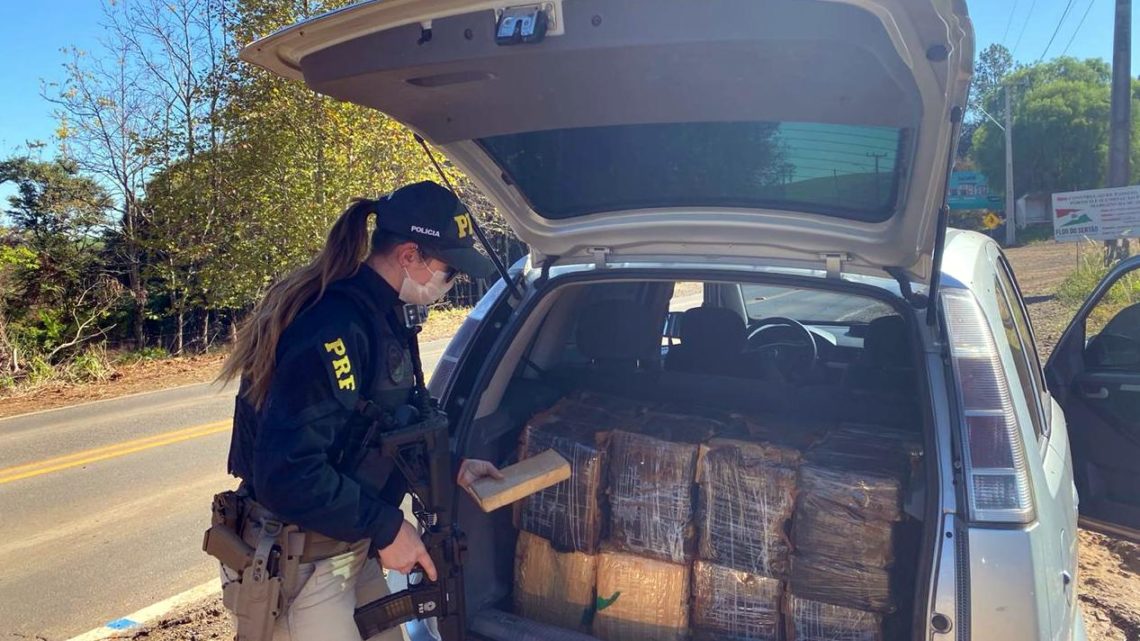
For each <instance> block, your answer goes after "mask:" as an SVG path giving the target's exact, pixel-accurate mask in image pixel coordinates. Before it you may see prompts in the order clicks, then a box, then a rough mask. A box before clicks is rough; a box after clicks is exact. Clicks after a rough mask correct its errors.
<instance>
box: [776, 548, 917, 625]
mask: <svg viewBox="0 0 1140 641" xmlns="http://www.w3.org/2000/svg"><path fill="white" fill-rule="evenodd" d="M789 587H790V588H791V590H792V591H793V592H795V593H796V594H797V595H799V596H802V597H804V598H806V599H812V600H815V601H823V602H824V603H832V604H835V605H841V606H844V607H849V608H854V609H857V610H864V611H867V612H880V613H883V614H890V613H891V612H894V611H895V602H894V596H893V594H892V591H891V575H890V572H889V570H887V569H886V568H883V567H874V566H867V565H857V564H854V563H850V562H848V561H846V560H844V559H843V557H830V556H810V555H806V554H802V553H797V554H796V555H795V556H793V557H792V574H791V580H790V581H789Z"/></svg>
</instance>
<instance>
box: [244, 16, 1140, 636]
mask: <svg viewBox="0 0 1140 641" xmlns="http://www.w3.org/2000/svg"><path fill="white" fill-rule="evenodd" d="M973 47H974V39H973V30H972V27H971V24H970V21H969V18H968V16H967V13H966V7H965V4H964V3H963V2H961V0H955V1H942V0H771V1H764V2H760V1H757V0H712V1H701V2H697V1H695V0H623V1H620V2H619V1H615V0H606V1H603V0H544V1H543V2H541V3H539V4H532V5H518V6H516V5H511V4H510V3H506V2H496V1H474V0H431V1H418V2H412V1H410V0H387V1H383V2H366V3H362V4H359V5H355V6H353V7H350V8H348V9H345V10H342V11H338V12H335V13H332V14H329V15H327V16H324V17H321V18H317V19H315V20H311V21H308V22H305V23H303V24H300V25H296V26H293V27H290V28H288V29H285V30H283V31H281V32H278V33H276V34H273V35H272V36H269V37H267V38H265V39H263V40H260V41H258V42H256V43H254V44H252V45H250V46H249V47H248V48H247V49H246V50H245V51H244V52H243V54H242V57H243V58H244V59H245V60H247V61H249V62H252V63H254V64H257V65H261V66H263V67H265V68H266V69H268V70H270V71H272V72H274V73H276V74H279V75H281V76H284V77H287V78H292V79H297V80H303V81H304V82H305V83H307V84H308V85H309V86H310V87H312V88H313V89H314V90H316V91H318V92H321V93H323V94H327V95H329V96H332V97H334V98H337V99H340V100H345V101H350V102H353V103H357V104H360V105H365V106H367V107H371V108H375V109H378V110H380V111H382V112H384V113H386V114H389V115H390V116H391V117H393V118H394V119H396V120H398V121H400V122H402V123H404V124H406V125H408V126H409V127H410V128H411V129H412V130H414V131H415V132H417V133H418V134H420V135H422V136H423V137H424V138H425V139H427V140H428V141H429V142H431V143H432V144H433V145H435V146H436V147H437V148H439V149H440V150H441V151H442V152H443V153H444V154H446V156H447V157H448V158H449V159H450V160H451V161H452V162H454V163H455V165H457V166H458V167H459V168H461V169H462V170H463V171H464V172H465V173H466V175H467V176H469V177H470V178H471V179H472V180H474V181H475V182H476V183H477V184H478V186H479V187H480V188H481V189H482V190H483V192H484V193H485V194H486V195H487V196H488V197H489V198H490V199H491V200H492V201H493V203H494V204H495V206H496V207H497V208H498V210H499V211H500V212H501V213H502V215H503V216H505V217H506V219H507V221H508V222H509V223H510V225H511V227H512V229H513V230H514V232H515V233H516V234H517V235H518V237H519V238H520V239H522V240H523V241H524V242H526V243H527V244H528V245H529V247H530V253H529V255H528V256H527V257H525V258H524V259H523V260H520V261H519V262H518V263H516V264H515V265H514V266H513V267H512V268H511V270H510V274H509V276H510V282H509V284H508V283H507V282H505V281H503V280H500V281H499V282H498V283H497V284H496V285H495V286H493V287H492V288H491V289H490V291H489V292H488V293H487V295H486V296H485V297H484V298H483V300H482V302H480V303H479V305H478V306H477V307H476V309H475V310H474V312H473V313H472V314H471V315H470V317H469V318H468V319H467V320H466V322H465V323H464V324H463V326H462V328H461V329H460V331H459V333H458V335H457V336H456V337H455V338H454V340H453V341H452V342H451V345H450V347H449V348H448V350H447V352H446V353H445V355H444V356H443V359H442V361H441V362H440V364H439V366H438V368H437V369H436V371H435V374H434V377H433V379H432V391H433V393H434V395H435V396H437V397H438V398H440V399H441V401H442V404H443V406H444V407H445V408H446V409H447V411H448V413H449V415H450V416H451V418H452V421H453V429H454V445H455V449H456V450H457V453H459V454H462V455H467V456H477V457H480V458H488V459H492V460H499V461H509V460H510V459H511V457H512V456H513V455H514V452H515V450H516V448H517V442H518V436H519V430H520V428H521V426H522V424H523V423H525V422H526V420H527V418H528V417H529V416H531V415H533V414H534V413H535V412H538V411H541V410H542V409H543V408H544V407H547V406H549V405H550V403H552V402H553V401H554V400H555V399H557V398H558V397H559V396H560V395H564V394H566V393H568V392H569V391H571V390H575V389H582V388H585V389H593V390H598V391H604V392H608V393H614V394H624V395H629V396H633V397H638V398H642V399H653V400H656V401H658V402H661V403H672V404H674V405H675V404H677V403H690V404H692V405H693V406H700V407H704V408H711V409H712V410H713V411H720V412H725V413H747V414H749V415H756V416H769V417H772V420H773V424H779V425H787V426H789V427H787V429H788V430H791V431H795V430H796V429H799V427H797V426H800V425H808V424H819V423H845V422H846V423H861V424H872V425H889V426H891V427H893V428H902V429H909V430H911V431H912V432H913V434H914V435H915V438H916V439H917V440H919V441H920V442H921V444H922V453H923V456H922V463H921V466H920V468H919V469H918V470H917V471H916V472H914V474H913V477H912V481H911V488H910V494H909V497H908V499H907V501H906V506H905V510H906V513H907V518H908V519H909V521H908V522H910V523H912V524H913V526H914V528H913V535H912V544H913V549H912V550H911V551H910V552H908V553H905V554H904V553H901V552H900V553H899V557H898V560H897V561H896V564H898V565H900V566H906V568H907V572H905V573H904V574H905V576H906V577H907V578H906V580H905V581H904V582H903V585H902V586H901V587H899V589H898V594H899V595H900V598H899V603H898V607H897V609H896V610H895V611H894V613H893V614H892V615H891V620H890V622H889V623H890V625H889V626H888V628H887V631H888V635H889V636H891V637H893V638H913V639H952V638H957V639H969V638H973V639H1001V640H1003V641H1013V640H1017V639H1051V640H1061V639H1076V640H1081V639H1084V638H1085V633H1084V625H1083V622H1082V619H1081V615H1080V611H1079V608H1078V606H1077V600H1076V595H1075V590H1076V584H1075V582H1076V571H1077V547H1076V546H1077V536H1076V535H1077V527H1078V496H1079V497H1080V501H1079V505H1080V519H1081V522H1082V523H1083V524H1087V526H1088V527H1093V528H1097V529H1101V530H1105V531H1109V532H1113V533H1116V534H1118V535H1125V536H1134V535H1135V534H1136V533H1137V532H1138V531H1140V473H1138V472H1140V306H1137V305H1132V306H1127V307H1124V308H1123V311H1119V309H1118V308H1107V307H1105V304H1106V301H1108V299H1109V297H1108V296H1107V292H1108V291H1109V289H1110V287H1111V286H1112V285H1113V284H1114V283H1117V282H1119V281H1121V279H1126V278H1134V277H1135V275H1134V274H1132V272H1134V271H1135V270H1136V269H1137V268H1140V261H1137V260H1132V261H1128V262H1125V263H1123V264H1121V265H1119V266H1118V267H1117V268H1116V269H1114V270H1113V271H1112V273H1111V274H1110V275H1109V276H1108V278H1107V279H1106V281H1105V282H1104V283H1103V284H1102V285H1101V286H1100V288H1099V289H1097V291H1096V292H1095V293H1094V294H1093V296H1092V298H1090V300H1089V302H1088V303H1087V304H1086V306H1085V307H1084V308H1083V309H1082V310H1081V311H1080V313H1079V314H1078V315H1077V317H1076V319H1075V320H1074V322H1073V324H1072V325H1071V326H1070V328H1069V329H1068V331H1067V332H1066V333H1065V334H1064V336H1063V337H1062V338H1061V340H1060V342H1059V343H1058V345H1057V347H1056V349H1055V351H1054V352H1053V355H1052V357H1051V359H1050V361H1049V363H1048V364H1047V365H1046V366H1045V367H1044V368H1043V367H1042V366H1041V364H1040V362H1039V358H1038V355H1037V349H1036V346H1035V340H1034V335H1033V330H1032V327H1031V323H1030V321H1029V318H1028V315H1027V313H1026V308H1025V304H1024V301H1023V299H1022V296H1021V293H1020V292H1019V290H1018V287H1017V283H1016V279H1015V278H1014V275H1013V272H1012V270H1011V269H1010V266H1009V264H1008V262H1007V261H1006V259H1005V257H1004V256H1003V255H1002V252H1001V250H1000V249H999V247H998V246H997V245H996V244H995V243H994V242H992V241H991V240H990V239H988V238H987V237H985V236H982V235H980V234H976V233H971V232H963V231H955V230H948V229H947V216H948V210H947V208H946V207H945V202H946V184H947V176H948V173H949V171H950V169H951V165H952V159H953V157H954V150H955V143H956V140H957V136H958V127H959V124H960V122H961V119H962V115H963V109H964V108H965V105H966V94H967V88H968V85H969V80H970V76H971V73H972V60H973ZM694 283H695V284H694ZM1095 309H1100V310H1104V309H1111V310H1112V313H1110V314H1109V315H1108V317H1104V315H1103V314H1101V315H1099V316H1098V315H1097V313H1096V312H1094V310H1095ZM1090 319H1091V320H1090ZM504 512H506V511H500V512H494V513H491V514H483V513H481V512H479V511H478V510H477V509H475V508H474V507H473V505H472V504H470V503H469V502H467V501H461V502H460V507H459V520H460V523H461V524H462V526H463V527H464V529H465V530H466V531H467V533H468V538H469V552H468V556H467V562H466V564H465V573H466V585H467V590H466V605H465V608H466V612H465V615H466V619H467V621H468V623H469V630H471V632H470V636H471V638H496V639H504V640H506V639H517V638H535V639H543V638H563V637H560V636H558V635H557V634H555V633H554V632H551V631H549V630H547V631H543V630H544V628H542V627H541V626H537V625H536V626H530V627H528V624H527V623H526V622H525V621H520V620H517V619H511V618H510V617H509V616H507V615H504V614H502V612H503V611H504V610H509V609H510V604H511V602H512V599H511V595H512V590H513V587H514V584H513V581H514V575H513V570H512V568H513V562H514V540H515V532H516V530H515V524H514V521H513V520H512V519H511V517H510V515H509V514H506V513H504ZM791 589H792V590H795V589H796V587H795V582H794V580H793V583H792V586H791ZM511 626H514V627H511ZM527 635H529V637H528V636H527ZM791 635H792V636H797V632H796V631H795V630H794V628H793V629H792V631H791ZM566 638H569V637H566ZM805 638H810V635H805Z"/></svg>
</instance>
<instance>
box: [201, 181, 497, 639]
mask: <svg viewBox="0 0 1140 641" xmlns="http://www.w3.org/2000/svg"><path fill="white" fill-rule="evenodd" d="M373 215H375V229H374V231H373V233H372V235H371V242H369V238H368V231H367V228H368V221H369V218H370V217H372V216H373ZM471 232H472V225H471V219H470V218H469V217H468V214H467V213H466V211H465V210H464V208H463V206H462V204H461V203H460V202H459V200H458V199H457V198H456V197H455V195H454V194H453V193H452V192H451V191H449V190H448V189H445V188H443V187H441V186H439V185H437V184H435V183H432V182H421V183H416V184H412V185H407V186H405V187H402V188H400V189H398V190H397V191H395V192H393V193H392V194H390V195H389V196H387V197H386V198H382V199H380V200H376V201H371V200H358V201H356V202H354V203H353V204H352V205H351V206H349V207H348V209H347V210H345V211H344V213H342V214H341V216H340V218H339V219H338V220H337V221H336V223H335V224H334V225H333V228H332V230H331V231H330V232H329V236H328V240H327V242H326V244H325V246H324V248H323V249H322V250H321V252H320V254H318V255H317V257H316V258H315V259H314V260H313V261H312V262H311V263H310V264H309V265H307V266H305V267H302V268H301V269H299V270H297V271H295V272H293V273H291V274H289V275H288V276H286V277H285V278H283V279H282V280H281V281H279V282H278V283H276V284H275V285H273V286H272V287H271V288H270V289H269V291H268V292H267V294H266V295H265V298H264V299H262V301H261V302H260V304H259V305H258V306H257V308H256V309H255V310H254V312H253V315H252V317H251V319H250V320H249V322H248V323H247V324H246V325H245V326H244V327H243V328H242V331H241V332H240V333H239V335H238V339H237V343H236V345H235V347H234V351H233V354H232V355H231V356H230V358H229V360H228V361H227V362H226V364H225V366H224V368H223V371H222V375H221V378H222V379H223V380H227V381H229V380H233V379H234V378H240V379H241V385H240V388H239V390H238V398H237V407H236V410H235V416H234V433H233V438H232V441H231V445H230V456H229V470H230V473H232V474H234V475H235V476H237V477H239V478H241V479H242V481H243V482H242V491H243V492H244V493H246V494H247V495H248V496H249V497H250V498H251V499H252V505H254V506H255V510H254V513H253V514H252V516H251V517H250V518H251V519H254V520H257V519H259V518H261V519H264V518H269V517H267V516H266V515H271V518H273V519H274V520H279V521H280V522H282V523H285V524H294V525H296V526H298V527H299V528H300V529H301V530H302V531H303V532H305V544H304V545H305V553H304V555H303V557H302V560H303V561H304V562H302V563H301V564H300V566H299V567H298V570H297V573H296V574H297V577H296V580H294V581H292V582H291V583H287V584H286V586H285V588H284V590H285V592H286V593H285V594H284V600H285V604H286V609H285V612H284V613H282V614H281V615H280V616H279V617H278V618H277V620H276V624H275V627H274V628H273V630H272V638H273V639H291V640H293V641H318V640H319V641H342V640H346V641H358V640H359V638H360V637H359V633H358V632H357V630H356V627H355V624H354V623H353V619H352V613H353V609H354V608H355V607H357V606H358V605H363V604H364V603H367V602H370V601H373V600H375V599H376V598H379V597H380V596H383V595H384V594H386V593H387V586H386V584H385V582H384V578H383V575H382V573H381V571H380V566H383V567H384V568H387V569H390V570H396V571H398V572H402V573H405V574H406V573H408V572H409V571H411V570H412V569H413V567H414V566H416V565H417V564H418V565H420V566H421V567H422V568H423V569H424V571H425V573H426V574H427V576H428V578H429V579H432V580H435V578H436V570H435V567H434V565H433V564H432V561H431V557H430V556H429V555H428V553H427V550H426V549H425V548H424V545H423V543H422V541H421V540H420V536H419V535H418V533H417V531H416V528H415V527H414V526H412V525H411V524H410V523H408V522H407V521H405V520H404V516H403V513H402V512H401V510H400V507H399V505H400V503H401V501H402V499H403V497H404V494H405V487H404V480H403V477H402V476H401V475H400V474H399V473H393V463H392V461H390V460H385V459H383V458H382V457H379V456H378V455H377V456H373V457H371V458H367V457H366V458H365V459H364V460H363V463H362V464H353V465H346V464H345V463H344V458H346V457H345V452H346V451H350V450H351V449H352V448H353V446H355V445H357V443H353V442H352V441H353V435H359V434H360V433H361V432H362V431H361V430H359V429H358V428H359V421H361V420H367V419H364V417H362V416H361V414H360V412H359V411H357V408H358V407H359V405H358V403H359V402H360V401H362V400H364V401H371V402H372V403H374V404H375V406H379V407H380V408H381V409H382V410H383V411H387V412H393V411H395V410H397V409H398V408H400V406H403V405H408V404H409V402H410V401H409V394H410V393H411V391H412V388H413V386H414V381H413V374H412V370H413V368H412V366H411V362H410V353H409V349H408V348H409V346H410V344H411V341H414V340H415V338H414V334H413V333H412V332H411V331H410V330H409V329H408V328H407V327H406V326H405V325H404V322H403V316H402V314H401V312H402V309H403V305H404V304H415V305H428V304H431V303H434V302H436V301H438V300H439V299H441V298H442V297H443V295H444V294H445V293H446V292H447V291H448V290H449V289H450V288H451V286H452V284H453V279H454V277H455V275H456V273H457V272H459V271H463V272H466V273H467V274H469V275H471V276H473V277H476V278H479V277H485V276H487V275H489V274H490V272H491V263H490V261H488V260H487V259H486V258H484V257H483V256H481V255H480V254H479V253H478V252H477V251H476V250H475V248H474V238H473V236H472V233H471ZM366 249H367V251H366ZM362 261H363V262H362ZM357 438H358V439H359V437H357ZM350 458H353V459H354V460H357V461H359V460H360V459H358V458H357V457H356V456H352V457H350ZM483 476H494V477H501V475H500V474H499V471H498V470H497V469H495V467H494V466H493V465H491V464H490V463H488V462H486V461H478V460H466V461H464V462H463V463H462V464H461V465H460V467H459V470H458V478H457V482H458V484H459V485H460V486H467V485H470V484H471V483H472V482H473V481H474V480H476V479H478V478H481V477H483ZM251 527H260V523H252V524H251V523H249V520H248V519H247V522H246V524H245V527H243V530H244V531H247V532H248V531H251V529H250V528H251ZM263 531H264V530H263ZM246 536H247V542H249V543H250V544H251V545H252V544H255V542H254V541H250V540H249V539H248V535H246ZM369 550H373V551H375V554H376V557H375V558H373V557H372V555H370V554H369ZM377 560H378V561H379V564H377V562H376V561H377ZM222 570H223V585H226V584H227V583H229V582H234V581H236V580H237V579H238V577H239V574H238V573H237V572H235V571H233V570H232V569H230V568H227V567H225V566H223V568H222ZM236 587H237V586H235V588H236ZM235 593H236V594H237V595H238V596H235V599H237V600H240V590H237V589H235ZM227 605H230V606H231V607H234V608H236V609H237V610H241V609H242V605H241V604H235V603H232V602H231V603H227ZM243 621H244V619H243V618H242V617H240V616H239V617H238V626H239V630H238V633H239V636H241V637H245V638H256V637H260V636H263V635H262V634H261V633H258V632H254V631H252V630H250V632H251V633H252V634H250V635H244V634H242V632H243V631H242V630H241V629H240V628H241V626H242V625H243V624H244V623H243ZM374 638H376V639H384V640H385V641H387V640H388V639H393V640H395V639H400V638H401V636H400V630H399V628H398V627H397V628H395V629H393V630H390V631H388V632H385V633H383V634H381V635H378V636H377V637H374Z"/></svg>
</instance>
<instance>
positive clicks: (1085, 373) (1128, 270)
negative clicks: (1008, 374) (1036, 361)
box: [1045, 256, 1140, 541]
mask: <svg viewBox="0 0 1140 641" xmlns="http://www.w3.org/2000/svg"><path fill="white" fill-rule="evenodd" d="M1045 370H1046V377H1047V379H1048V384H1049V390H1050V391H1051V392H1052V394H1053V397H1054V398H1056V399H1057V402H1058V403H1060V404H1061V407H1062V408H1064V410H1065V417H1066V420H1067V423H1068V426H1069V440H1070V442H1071V443H1072V451H1073V467H1074V477H1075V481H1076V484H1077V492H1078V493H1079V495H1080V513H1081V524H1082V525H1084V526H1085V527H1088V528H1090V529H1095V530H1100V531H1103V532H1107V533H1110V534H1115V535H1118V536H1124V537H1127V538H1130V539H1133V540H1135V541H1140V256H1138V257H1133V258H1131V259H1129V260H1126V261H1123V262H1122V263H1120V264H1119V265H1117V266H1116V267H1115V268H1113V269H1112V270H1111V271H1110V272H1109V273H1108V275H1107V276H1105V278H1104V280H1102V281H1101V283H1100V284H1099V285H1098V286H1097V288H1096V289H1095V290H1094V291H1093V293H1092V295H1091V296H1089V298H1088V300H1086V301H1085V304H1084V305H1083V306H1082V307H1081V309H1080V311H1079V312H1078V313H1077V315H1076V317H1075V318H1074V319H1073V322H1072V323H1071V324H1070V325H1069V327H1068V329H1066V330H1065V333H1064V334H1063V335H1062V336H1061V340H1060V341H1059V342H1058V343H1057V347H1056V348H1055V349H1054V350H1053V354H1052V355H1051V356H1050V358H1049V362H1048V364H1047V365H1046V368H1045Z"/></svg>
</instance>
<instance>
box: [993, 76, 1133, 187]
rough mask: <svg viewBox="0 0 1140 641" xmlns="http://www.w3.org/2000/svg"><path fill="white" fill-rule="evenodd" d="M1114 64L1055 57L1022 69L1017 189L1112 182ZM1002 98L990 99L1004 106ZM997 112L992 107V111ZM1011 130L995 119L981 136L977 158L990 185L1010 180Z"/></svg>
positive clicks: (1015, 79) (1017, 81)
mask: <svg viewBox="0 0 1140 641" xmlns="http://www.w3.org/2000/svg"><path fill="white" fill-rule="evenodd" d="M1110 78H1111V73H1110V69H1109V67H1108V65H1107V64H1106V63H1105V62H1103V61H1100V60H1083V61H1082V60H1076V59H1073V58H1057V59H1055V60H1052V61H1049V62H1046V63H1041V64H1037V65H1032V66H1029V67H1024V68H1021V69H1018V70H1017V71H1015V72H1013V73H1011V74H1010V76H1009V78H1008V83H1009V84H1010V85H1012V86H1013V87H1015V92H1016V93H1015V96H1016V98H1015V100H1014V101H1013V105H1014V107H1013V121H1014V129H1013V154H1014V158H1013V166H1014V176H1013V183H1014V189H1015V192H1016V193H1017V194H1025V193H1029V192H1055V191H1069V190H1075V189H1093V188H1097V187H1101V186H1103V185H1104V179H1105V171H1106V163H1107V150H1108V146H1107V145H1108V112H1109V92H1110V89H1109V80H1110ZM999 100H1001V98H1000V97H999V96H993V97H990V98H988V99H987V104H988V105H989V107H987V110H989V109H991V108H996V106H997V102H998V101H999ZM991 113H992V111H991ZM1004 145H1005V142H1004V134H1003V133H1002V132H1001V131H1000V130H999V129H998V128H997V127H996V126H995V125H994V124H993V123H990V122H985V123H983V124H982V125H981V126H980V127H979V128H978V129H977V131H976V132H975V133H974V138H973V152H972V153H973V156H974V158H975V160H976V161H977V164H978V167H979V169H980V170H981V171H982V172H983V173H984V174H985V175H986V177H987V178H988V179H989V181H990V184H1002V183H1003V182H1004V181H1005V147H1004Z"/></svg>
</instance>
